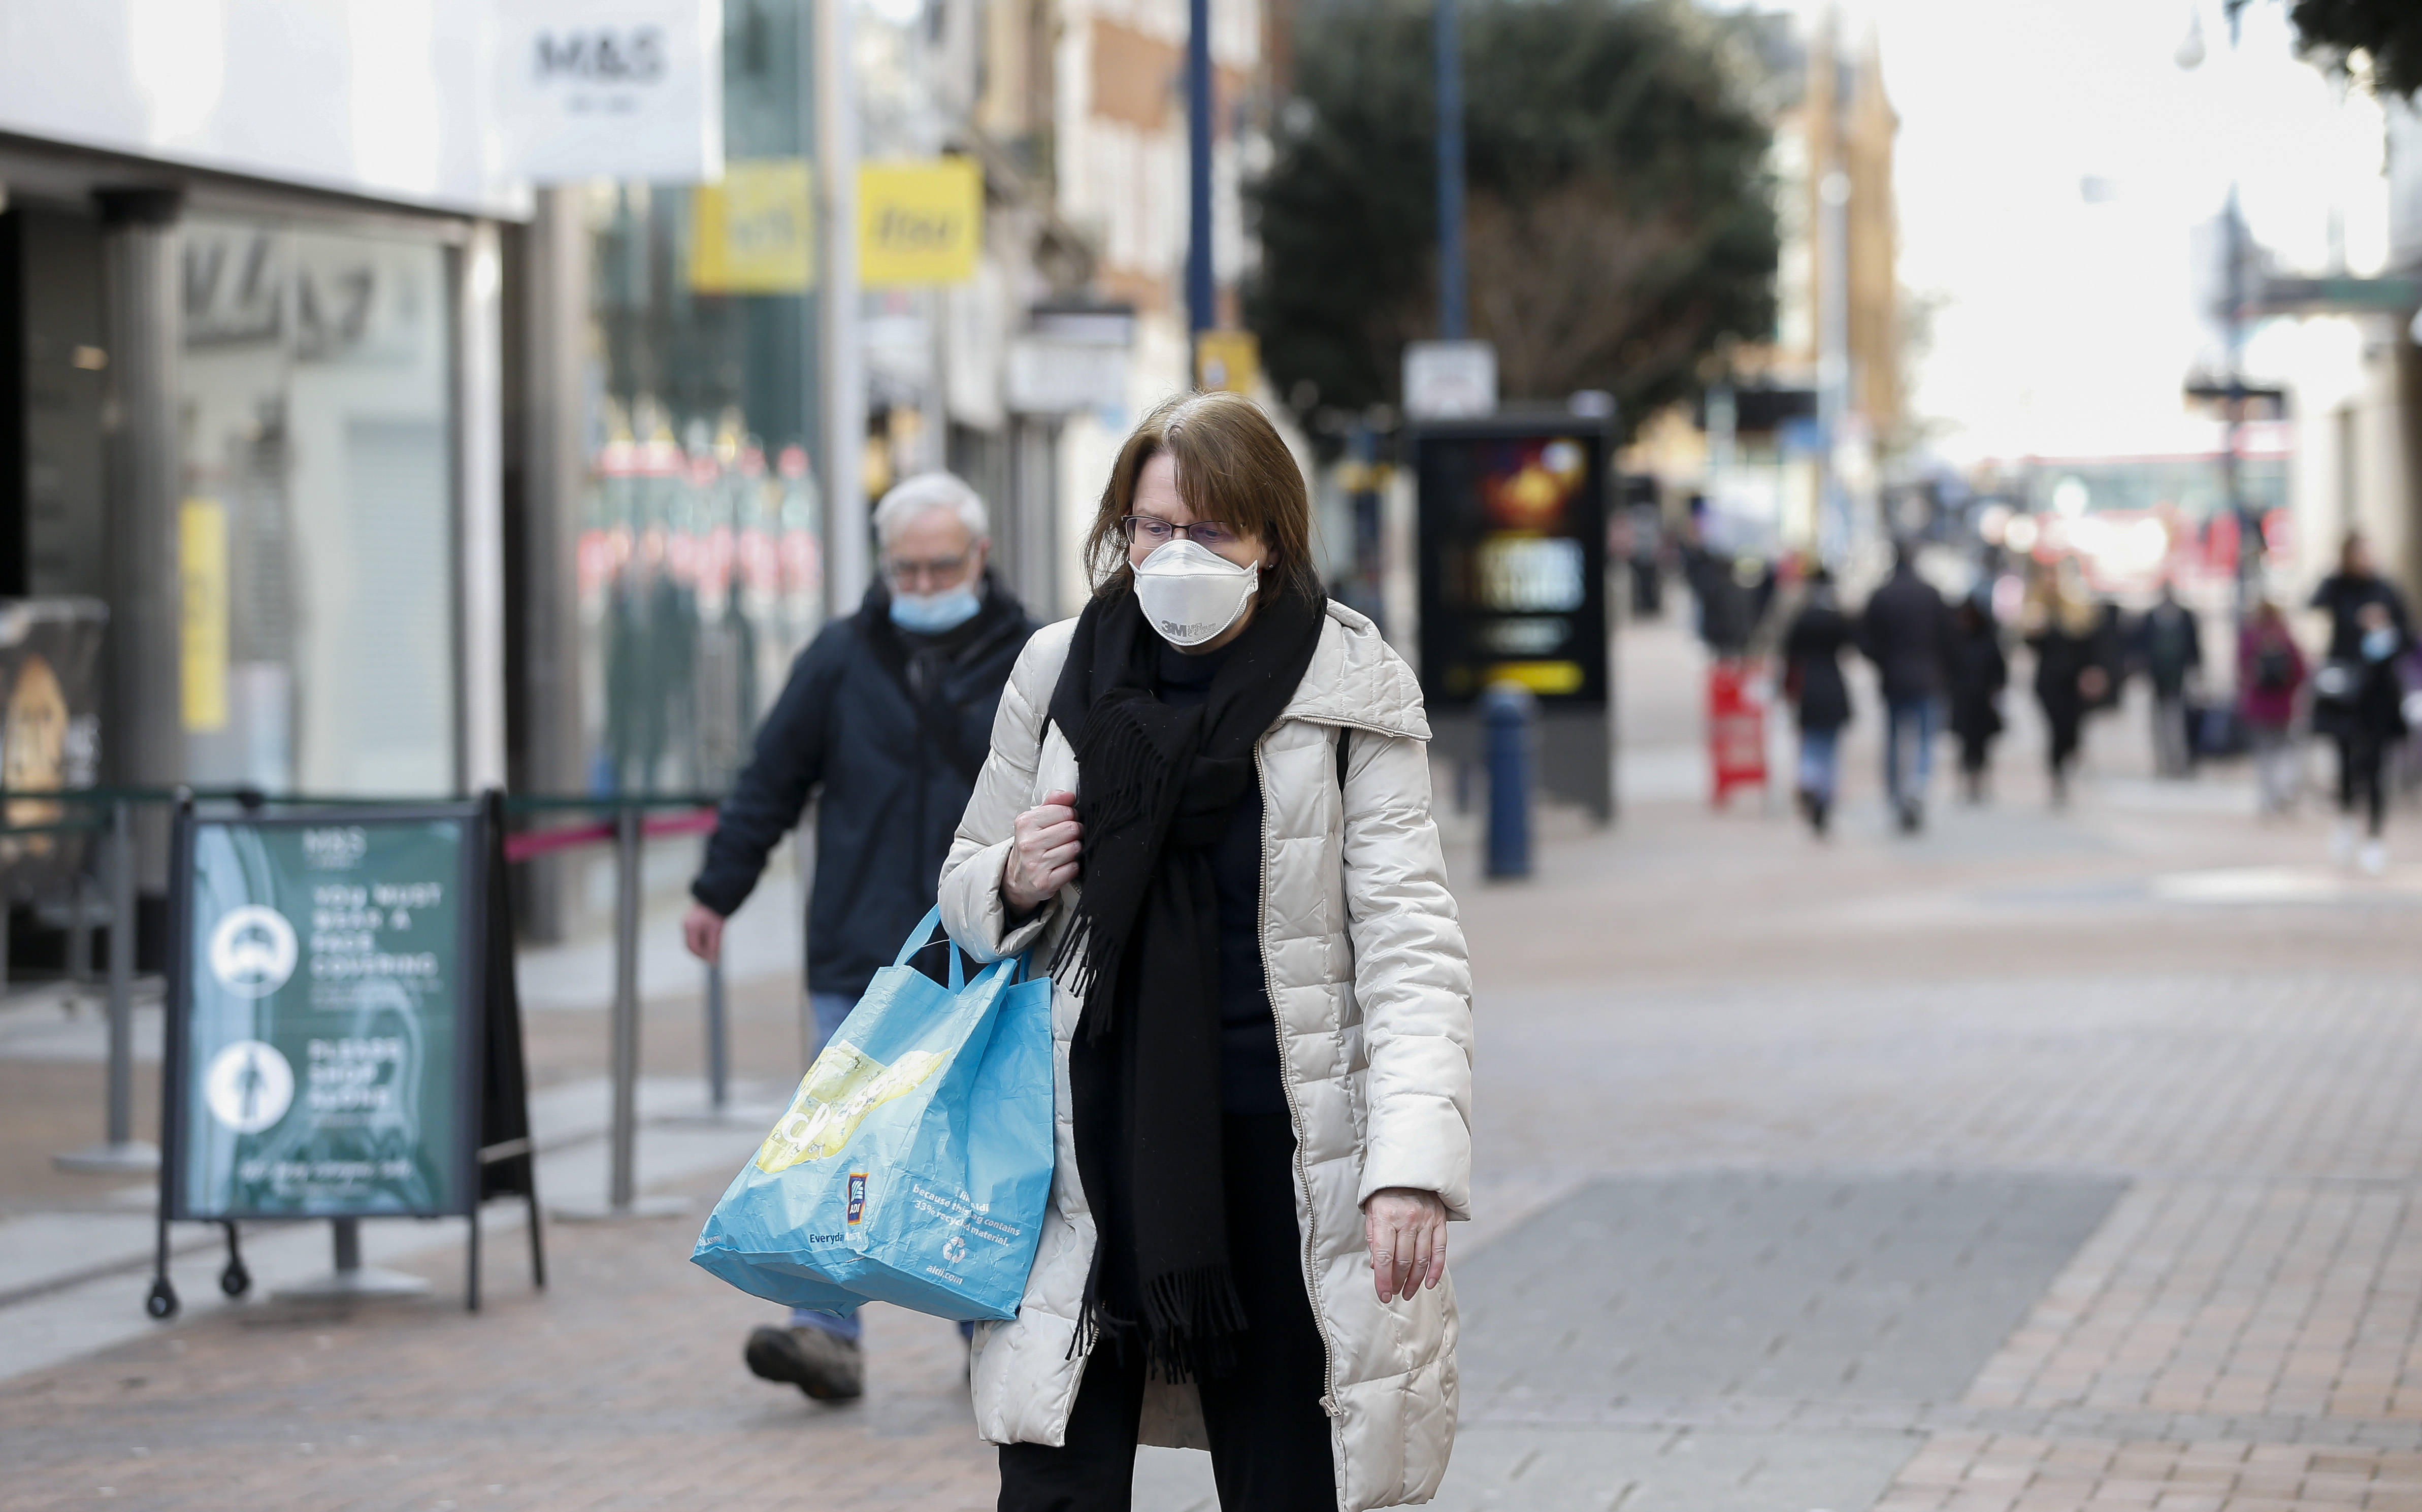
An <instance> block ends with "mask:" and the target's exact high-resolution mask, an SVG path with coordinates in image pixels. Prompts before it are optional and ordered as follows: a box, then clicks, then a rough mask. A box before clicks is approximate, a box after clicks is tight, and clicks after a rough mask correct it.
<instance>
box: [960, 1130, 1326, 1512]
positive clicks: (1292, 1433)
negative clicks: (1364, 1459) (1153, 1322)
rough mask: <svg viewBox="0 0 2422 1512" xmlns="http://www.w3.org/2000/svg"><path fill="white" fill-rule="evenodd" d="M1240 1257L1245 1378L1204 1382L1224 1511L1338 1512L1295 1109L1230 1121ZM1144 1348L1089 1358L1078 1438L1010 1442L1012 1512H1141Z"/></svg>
mask: <svg viewBox="0 0 2422 1512" xmlns="http://www.w3.org/2000/svg"><path fill="white" fill-rule="evenodd" d="M1220 1134H1221V1146H1220V1148H1221V1156H1222V1158H1223V1161H1224V1163H1225V1167H1226V1185H1227V1192H1226V1194H1225V1196H1226V1200H1227V1204H1228V1259H1229V1265H1230V1267H1231V1268H1232V1271H1233V1273H1234V1275H1235V1284H1236V1293H1237V1296H1238V1298H1239V1299H1241V1300H1242V1301H1243V1302H1244V1304H1245V1319H1246V1324H1247V1327H1246V1329H1245V1331H1244V1332H1243V1334H1241V1335H1240V1336H1239V1337H1238V1339H1237V1341H1236V1346H1237V1349H1236V1368H1235V1369H1234V1370H1232V1371H1230V1372H1228V1373H1227V1374H1225V1375H1223V1376H1221V1377H1219V1378H1217V1379H1214V1380H1205V1381H1203V1382H1201V1391H1202V1394H1203V1425H1204V1426H1205V1427H1207V1428H1208V1429H1209V1430H1210V1436H1211V1473H1212V1476H1213V1478H1214V1479H1216V1480H1217V1481H1218V1482H1219V1505H1220V1506H1221V1507H1222V1508H1224V1509H1225V1512H1334V1508H1335V1507H1336V1505H1337V1480H1336V1473H1335V1471H1334V1469H1333V1468H1332V1461H1331V1459H1330V1456H1329V1415H1328V1414H1327V1413H1326V1412H1324V1411H1322V1410H1321V1407H1320V1398H1321V1395H1322V1394H1323V1393H1325V1392H1326V1391H1327V1390H1328V1356H1327V1354H1326V1352H1325V1351H1324V1350H1323V1348H1322V1347H1321V1342H1320V1330H1319V1326H1318V1325H1317V1324H1316V1323H1314V1322H1313V1315H1312V1301H1311V1299H1310V1297H1309V1296H1307V1295H1306V1293H1305V1291H1304V1284H1303V1239H1302V1236H1301V1235H1300V1234H1299V1233H1298V1232H1297V1228H1296V1221H1295V1189H1296V1180H1295V1131H1294V1129H1293V1128H1292V1127H1290V1126H1289V1125H1288V1122H1287V1115H1286V1114H1284V1113H1266V1114H1263V1113H1231V1114H1229V1115H1227V1117H1225V1118H1224V1119H1222V1120H1221V1130H1220ZM1143 1390H1144V1363H1143V1361H1142V1358H1141V1351H1140V1350H1139V1349H1133V1348H1129V1349H1124V1350H1123V1349H1119V1348H1116V1347H1113V1346H1111V1345H1110V1344H1109V1343H1108V1342H1105V1343H1104V1344H1102V1345H1101V1346H1100V1347H1097V1348H1095V1349H1094V1351H1093V1358H1092V1359H1090V1360H1088V1361H1087V1362H1085V1380H1084V1384H1083V1385H1082V1386H1081V1387H1079V1388H1078V1389H1077V1405H1076V1409H1075V1410H1074V1411H1073V1412H1071V1413H1070V1414H1069V1418H1068V1441H1067V1443H1066V1444H1065V1445H1064V1446H1062V1447H1061V1448H1057V1449H1054V1448H1052V1447H1050V1446H1049V1445H1047V1444H1039V1443H1013V1444H1004V1445H1002V1447H1001V1451H1000V1504H999V1505H1000V1512H1129V1508H1130V1503H1131V1501H1132V1498H1133V1493H1134V1488H1135V1454H1136V1428H1137V1424H1138V1422H1139V1420H1140V1417H1141V1415H1142V1410H1143Z"/></svg>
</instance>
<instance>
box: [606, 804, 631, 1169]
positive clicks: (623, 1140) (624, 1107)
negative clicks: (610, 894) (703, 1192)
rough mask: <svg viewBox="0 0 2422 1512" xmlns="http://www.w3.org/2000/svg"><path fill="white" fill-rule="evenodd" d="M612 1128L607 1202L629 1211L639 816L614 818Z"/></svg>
mask: <svg viewBox="0 0 2422 1512" xmlns="http://www.w3.org/2000/svg"><path fill="white" fill-rule="evenodd" d="M613 1075H614V1114H613V1117H614V1125H613V1161H614V1165H613V1173H612V1175H611V1177H610V1178H609V1181H608V1185H607V1189H606V1205H608V1206H610V1207H612V1208H613V1209H614V1210H615V1211H616V1212H618V1213H621V1212H628V1211H629V1210H630V1206H631V1168H632V1165H633V1162H634V1161H635V1159H636V1158H637V1153H638V1152H637V1143H638V1132H639V1110H638V1097H639V810H638V807H637V805H626V806H624V807H623V808H622V809H621V810H620V811H618V812H616V814H615V815H614V1067H613Z"/></svg>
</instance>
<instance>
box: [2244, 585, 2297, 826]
mask: <svg viewBox="0 0 2422 1512" xmlns="http://www.w3.org/2000/svg"><path fill="white" fill-rule="evenodd" d="M2304 670H2305V669H2304V652H2303V651H2302V650H2300V649H2299V648H2298V647H2297V645H2296V638H2295V636H2294V635H2293V634H2291V633H2290V632H2289V631H2288V620H2287V617H2286V616H2285V615H2283V614H2281V613H2280V612H2279V606H2278V604H2277V603H2276V602H2274V601H2273V600H2271V599H2268V598H2265V599H2263V600H2262V601H2261V602H2260V603H2258V604H2257V605H2256V606H2254V618H2253V619H2252V620H2250V621H2248V622H2246V625H2245V628H2244V629H2243V630H2241V631H2240V632H2238V637H2237V687H2238V694H2237V712H2238V716H2239V717H2241V718H2242V719H2243V720H2244V721H2245V733H2246V739H2247V740H2248V741H2249V742H2250V743H2251V744H2252V746H2253V748H2254V776H2255V782H2256V789H2257V794H2258V795H2259V797H2258V802H2259V805H2260V807H2259V812H2260V813H2261V814H2262V815H2263V816H2264V817H2265V818H2268V817H2269V816H2271V815H2273V814H2281V813H2286V812H2287V811H2288V810H2289V809H2290V808H2292V807H2293V806H2294V804H2295V801H2296V788H2297V785H2298V768H2299V766H2300V762H2299V760H2298V758H2299V757H2300V756H2301V755H2302V752H2301V751H2300V750H2299V749H2298V748H2297V746H2296V742H2295V739H2294V737H2293V726H2294V725H2295V722H2296V694H2297V692H2298V690H2299V689H2301V688H2303V687H2304Z"/></svg>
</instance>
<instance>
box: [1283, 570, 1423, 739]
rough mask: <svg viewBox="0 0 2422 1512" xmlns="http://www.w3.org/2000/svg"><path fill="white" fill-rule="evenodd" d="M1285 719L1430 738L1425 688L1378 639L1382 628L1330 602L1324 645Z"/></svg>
mask: <svg viewBox="0 0 2422 1512" xmlns="http://www.w3.org/2000/svg"><path fill="white" fill-rule="evenodd" d="M1279 717H1280V718H1282V719H1302V720H1306V721H1308V722H1310V723H1313V724H1333V725H1348V726H1351V727H1353V728H1355V729H1358V730H1376V731H1377V732H1380V733H1381V734H1386V735H1399V736H1403V737H1404V738H1406V739H1408V740H1427V739H1429V738H1430V721H1429V717H1428V715H1427V714H1425V713H1424V712H1423V708H1422V687H1421V684H1420V682H1419V681H1418V680H1417V679H1416V678H1415V677H1414V676H1413V669H1411V668H1410V667H1408V666H1407V665H1405V659H1404V658H1403V657H1401V656H1399V655H1397V654H1395V652H1394V651H1392V650H1391V649H1390V648H1389V645H1388V643H1387V641H1385V640H1383V639H1381V638H1380V637H1379V627H1378V626H1377V625H1375V624H1373V623H1372V622H1371V621H1370V618H1369V617H1368V616H1367V615H1363V614H1360V613H1359V612H1357V611H1355V610H1353V609H1349V608H1347V607H1346V606H1345V605H1343V604H1340V603H1338V602H1337V601H1336V600H1334V599H1331V600H1330V601H1329V622H1327V623H1326V624H1324V625H1322V626H1321V627H1320V644H1319V646H1318V647H1316V648H1315V649H1314V650H1313V654H1312V665H1311V666H1310V667H1309V668H1307V669H1305V670H1304V674H1303V681H1302V682H1301V683H1300V684H1298V685H1297V687H1296V690H1295V697H1294V698H1292V699H1290V700H1289V701H1287V706H1286V707H1285V708H1284V709H1282V710H1281V711H1280V713H1279Z"/></svg>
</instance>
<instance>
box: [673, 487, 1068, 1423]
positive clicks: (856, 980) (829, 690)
mask: <svg viewBox="0 0 2422 1512" xmlns="http://www.w3.org/2000/svg"><path fill="white" fill-rule="evenodd" d="M874 528H875V534H876V537H877V541H878V543H879V544H880V547H881V568H882V572H881V575H880V577H879V578H878V580H877V581H876V582H875V583H874V584H873V586H871V587H870V588H868V590H867V591H866V597H865V599H864V600H863V601H862V602H861V603H860V604H859V605H858V608H857V613H856V614H854V615H851V616H850V617H848V618H847V619H842V620H835V621H834V622H831V623H830V624H828V625H826V627H825V629H824V632H823V633H822V634H820V635H818V636H817V637H816V638H815V640H814V641H813V642H812V643H810V645H809V647H808V649H807V650H806V651H804V652H802V653H800V654H799V659H798V660H797V661H796V662H795V663H794V664H793V665H792V668H791V676H790V681H789V683H788V684H787V685H785V686H784V687H783V689H782V695H781V697H780V698H779V700H778V701H776V702H775V704H774V707H773V709H772V710H771V711H770V712H769V713H768V714H767V715H766V717H765V722H764V725H763V728H762V729H761V730H760V731H759V732H758V734H757V748H756V753H755V755H754V756H753V757H751V758H750V760H749V763H748V764H747V766H746V767H744V768H743V769H742V770H741V772H740V775H739V777H738V778H736V779H735V780H733V782H732V785H731V795H730V796H729V797H727V798H725V799H724V800H723V808H722V811H720V812H719V813H717V814H716V823H715V833H714V835H713V836H712V837H711V838H710V839H709V840H708V842H707V846H706V860H705V863H704V865H702V866H701V867H700V870H699V874H698V877H697V880H695V881H693V882H692V883H691V884H690V894H691V896H692V897H694V898H695V899H697V903H696V904H695V906H692V907H691V909H690V911H689V915H688V917H687V918H685V919H684V921H683V922H682V935H683V938H684V942H685V943H686V944H687V945H688V947H689V950H690V953H692V954H694V955H696V956H698V957H699V958H700V959H701V960H706V961H713V960H715V959H716V958H717V957H718V956H719V955H720V953H721V952H722V949H723V924H724V921H725V920H726V919H729V918H730V917H731V913H732V910H734V909H736V908H738V907H739V906H740V905H741V903H742V902H743V901H744V900H745V899H746V898H747V896H748V894H749V891H750V890H752V889H754V888H755V887H756V885H757V878H758V875H759V874H760V873H762V872H763V870H764V868H765V857H766V855H767V853H768V852H770V851H771V850H772V849H773V848H774V846H775V844H776V843H778V842H779V841H780V839H781V838H782V836H783V835H784V834H786V833H788V832H789V831H790V830H791V829H792V828H793V827H794V826H796V825H797V824H798V822H799V816H800V814H801V813H802V812H803V811H805V810H806V808H807V804H808V801H809V799H810V797H813V796H816V795H819V794H820V795H821V797H822V801H821V803H820V805H819V807H818V809H817V820H816V874H815V882H814V892H813V894H812V896H811V898H810V905H809V910H808V1000H809V1003H810V1007H811V1008H812V1010H813V1012H814V1015H815V1020H816V1032H817V1034H818V1035H819V1037H820V1038H822V1039H826V1040H829V1039H830V1038H831V1037H832V1033H833V1031H834V1030H835V1029H837V1028H839V1027H840V1025H841V1020H842V1019H843V1018H845V1017H847V1016H849V1011H850V1009H851V1008H853V1007H855V1006H856V1005H857V1000H858V998H859V996H860V995H861V994H863V993H864V992H865V991H866V985H867V983H868V982H869V981H871V980H872V979H873V975H874V973H875V970H876V969H877V968H880V967H884V966H888V965H889V964H890V963H891V957H892V953H893V952H894V951H895V950H896V949H897V948H898V946H899V942H900V941H901V940H902V939H904V938H905V937H907V934H908V932H909V931H910V930H912V929H914V928H916V927H917V921H919V920H920V919H922V918H924V917H925V914H926V912H927V911H928V910H929V909H931V908H932V907H933V906H934V892H935V881H936V877H938V876H939V875H940V874H941V870H942V860H943V858H944V857H946V856H948V855H949V854H950V848H951V836H952V832H953V831H954V830H955V829H956V827H957V826H958V822H959V815H960V813H961V811H964V810H965V809H966V808H967V795H968V794H969V793H971V792H973V791H974V788H975V780H976V773H977V771H978V770H979V769H980V767H981V766H982V764H983V750H984V747H985V743H986V741H987V740H988V739H989V738H990V735H991V732H992V722H993V714H994V711H995V710H996V709H997V708H998V707H999V702H1000V690H1001V686H1002V685H1003V684H1004V683H1006V682H1007V681H1008V678H1009V671H1010V669H1011V668H1012V667H1013V666H1014V665H1015V664H1016V661H1017V654H1018V653H1019V652H1020V651H1022V650H1024V649H1025V646H1026V641H1027V638H1028V637H1030V636H1031V635H1032V634H1033V633H1034V622H1032V621H1031V620H1030V619H1028V618H1027V615H1026V610H1025V609H1024V608H1023V607H1021V606H1019V604H1018V602H1017V600H1016V599H1015V598H1014V597H1012V596H1011V595H1010V592H1009V590H1008V589H1007V588H1006V587H1004V586H1003V585H1002V584H1001V583H1000V582H999V580H998V579H997V578H995V577H994V576H993V575H992V574H991V572H990V571H989V570H988V569H987V567H986V565H985V558H986V554H987V552H988V550H989V547H990V542H991V534H992V532H991V528H990V527H989V525H988V524H987V521H986V518H985V512H984V506H983V500H982V499H981V498H978V497H977V496H976V493H975V491H974V490H973V489H971V488H969V487H968V486H967V484H966V483H964V482H962V481H960V480H958V479H956V478H954V477H952V476H951V475H950V474H948V473H926V474H923V475H921V476H919V477H915V478H911V479H909V480H906V481H904V482H903V483H901V484H900V485H899V486H898V487H896V488H894V489H892V490H891V492H890V493H889V494H887V495H885V496H884V497H883V500H882V502H881V503H880V504H878V505H877V506H876V507H875V511H874ZM744 1358H745V1359H746V1360H747V1364H748V1368H749V1369H750V1370H751V1371H752V1372H754V1373H755V1374H756V1375H758V1376H759V1377H761V1378H764V1379H766V1380H772V1381H780V1382H784V1383H786V1384H789V1385H794V1386H796V1387H798V1388H799V1390H800V1391H802V1392H805V1393H806V1394H808V1395H809V1396H810V1397H813V1398H815V1399H816V1400H818V1401H846V1400H848V1399H849V1398H852V1397H855V1396H857V1394H859V1393H860V1392H861V1391H862V1390H863V1389H864V1379H865V1371H864V1365H863V1362H862V1359H861V1356H860V1354H859V1352H858V1320H857V1318H856V1317H854V1316H853V1317H846V1318H843V1317H836V1316H834V1315H831V1314H829V1313H811V1312H807V1311H805V1310H801V1311H799V1312H795V1313H794V1314H793V1315H791V1322H790V1325H789V1326H788V1327H787V1328H774V1327H770V1326H769V1327H764V1328H760V1329H758V1330H757V1331H755V1332H753V1333H751V1334H750V1335H749V1337H748V1344H747V1349H746V1350H745V1351H744Z"/></svg>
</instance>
